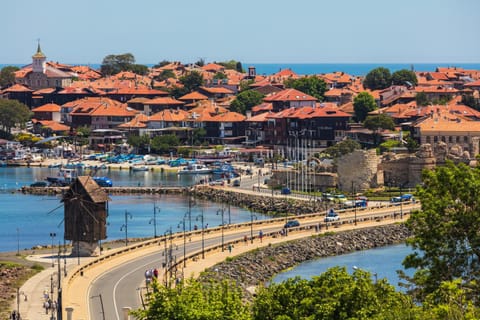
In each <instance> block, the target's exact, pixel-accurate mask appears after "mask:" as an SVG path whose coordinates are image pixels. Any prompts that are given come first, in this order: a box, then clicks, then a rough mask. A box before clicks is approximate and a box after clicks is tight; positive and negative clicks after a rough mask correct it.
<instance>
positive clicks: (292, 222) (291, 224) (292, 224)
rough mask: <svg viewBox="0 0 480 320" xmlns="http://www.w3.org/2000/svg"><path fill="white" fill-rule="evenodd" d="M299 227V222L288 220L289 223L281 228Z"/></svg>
mask: <svg viewBox="0 0 480 320" xmlns="http://www.w3.org/2000/svg"><path fill="white" fill-rule="evenodd" d="M299 226H300V222H298V221H297V220H290V221H287V223H285V225H284V226H283V227H284V228H294V227H299Z"/></svg>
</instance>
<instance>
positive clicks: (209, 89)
mask: <svg viewBox="0 0 480 320" xmlns="http://www.w3.org/2000/svg"><path fill="white" fill-rule="evenodd" d="M200 89H202V90H203V91H206V92H208V93H212V94H233V93H234V92H233V91H232V90H230V89H227V88H224V87H200Z"/></svg>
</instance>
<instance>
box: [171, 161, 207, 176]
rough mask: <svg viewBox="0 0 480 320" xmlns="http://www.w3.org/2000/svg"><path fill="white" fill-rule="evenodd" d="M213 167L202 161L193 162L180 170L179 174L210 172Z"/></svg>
mask: <svg viewBox="0 0 480 320" xmlns="http://www.w3.org/2000/svg"><path fill="white" fill-rule="evenodd" d="M211 172H212V169H210V168H209V167H207V166H206V165H204V164H201V163H191V164H189V165H187V166H186V167H184V168H182V169H181V170H180V171H178V174H208V173H211Z"/></svg>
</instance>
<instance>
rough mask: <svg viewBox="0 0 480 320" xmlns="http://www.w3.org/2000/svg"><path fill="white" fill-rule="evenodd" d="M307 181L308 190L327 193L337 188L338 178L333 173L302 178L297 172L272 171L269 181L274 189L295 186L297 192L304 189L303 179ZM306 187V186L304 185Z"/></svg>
mask: <svg viewBox="0 0 480 320" xmlns="http://www.w3.org/2000/svg"><path fill="white" fill-rule="evenodd" d="M303 178H305V179H306V185H307V189H308V190H315V191H326V190H327V189H333V188H336V187H337V184H338V181H337V180H338V177H337V174H336V173H332V172H315V173H314V172H309V173H308V174H306V175H305V176H302V175H301V174H300V172H297V171H296V170H272V177H271V178H270V179H269V181H268V185H269V186H271V187H273V188H280V187H283V186H287V185H288V186H293V189H295V190H301V189H302V179H303ZM303 186H304V187H305V184H304V185H303Z"/></svg>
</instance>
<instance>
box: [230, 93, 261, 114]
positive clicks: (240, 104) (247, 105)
mask: <svg viewBox="0 0 480 320" xmlns="http://www.w3.org/2000/svg"><path fill="white" fill-rule="evenodd" d="M262 99H263V94H261V93H260V92H258V91H255V90H247V91H243V92H240V93H239V94H238V95H237V97H236V98H235V100H233V101H232V103H231V104H230V110H231V111H234V112H238V113H241V114H245V113H246V111H248V110H251V109H252V107H254V106H256V105H258V104H260V103H261V102H262Z"/></svg>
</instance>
